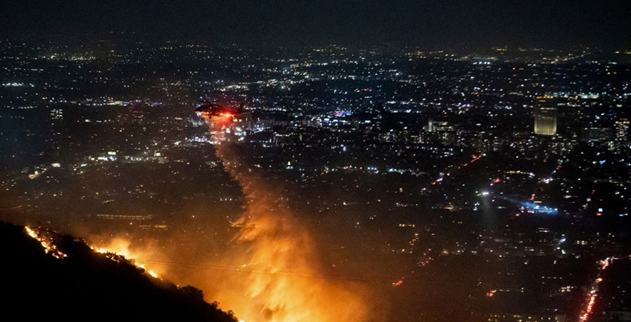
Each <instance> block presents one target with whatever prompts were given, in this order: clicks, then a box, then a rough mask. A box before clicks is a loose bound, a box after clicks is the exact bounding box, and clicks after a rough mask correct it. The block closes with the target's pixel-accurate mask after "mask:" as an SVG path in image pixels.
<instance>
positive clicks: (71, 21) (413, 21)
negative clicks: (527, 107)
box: [0, 0, 631, 49]
mask: <svg viewBox="0 0 631 322" xmlns="http://www.w3.org/2000/svg"><path fill="white" fill-rule="evenodd" d="M0 12H1V13H2V19H0V28H2V30H3V31H4V32H3V33H4V34H5V35H14V34H18V35H24V34H37V35H42V34H43V35H47V34H55V33H57V34H64V33H69V34H76V33H102V32H111V31H113V32H139V33H146V34H147V36H155V37H174V38H180V39H182V38H202V39H207V40H210V41H218V42H236V43H278V44H286V45H291V44H296V45H322V44H330V43H338V44H342V45H375V44H383V43H388V44H393V45H453V46H456V45H458V46H459V45H467V46H503V45H509V46H543V47H553V48H567V47H571V46H578V45H583V46H599V47H604V48H607V49H611V48H613V49H625V48H630V47H631V40H629V37H628V35H629V34H631V24H630V23H629V21H628V17H629V16H631V3H630V2H629V1H624V0H612V1H605V2H603V1H597V0H584V1H565V0H563V1H543V0H533V1H514V0H513V1H497V0H485V1H472V0H461V1H455V0H453V1H440V2H437V1H409V0H401V1H377V0H364V1H329V0H326V1H319V2H313V1H280V0H273V1H263V2H261V1H248V0H241V1H202V0H193V1H186V2H183V1H172V0H163V1H147V0H142V1H131V2H129V1H120V0H115V1H108V2H96V1H44V0H31V1H19V2H7V3H3V5H2V8H1V9H0Z"/></svg>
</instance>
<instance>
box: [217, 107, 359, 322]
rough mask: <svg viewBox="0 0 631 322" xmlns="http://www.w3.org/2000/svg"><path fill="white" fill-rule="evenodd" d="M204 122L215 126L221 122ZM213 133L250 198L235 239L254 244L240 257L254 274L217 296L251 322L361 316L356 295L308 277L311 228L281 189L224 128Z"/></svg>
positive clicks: (312, 267) (313, 263) (313, 267)
mask: <svg viewBox="0 0 631 322" xmlns="http://www.w3.org/2000/svg"><path fill="white" fill-rule="evenodd" d="M206 120H207V121H208V123H209V124H211V123H214V124H215V125H216V124H217V123H218V122H217V121H219V120H217V119H216V118H206ZM228 122H229V120H228ZM213 133H215V138H214V139H215V140H216V141H219V142H226V143H224V144H219V145H215V147H216V149H217V154H218V156H219V157H220V158H221V160H222V161H223V164H224V167H225V168H226V171H228V172H229V173H230V175H231V176H232V177H233V178H234V179H235V180H237V181H238V182H239V184H240V185H241V187H242V189H243V192H244V194H245V197H246V201H247V202H246V205H247V207H246V209H245V211H244V213H243V215H242V217H241V218H240V219H239V220H238V221H237V224H238V225H237V227H240V228H241V231H240V233H239V234H238V236H237V237H236V241H237V242H239V243H243V244H246V245H249V246H250V247H251V248H250V249H251V252H250V253H249V254H246V255H247V256H248V257H249V258H248V257H246V258H239V259H238V260H240V261H242V262H241V263H243V261H245V262H246V263H247V264H246V265H247V267H251V268H252V271H251V272H250V273H249V272H244V273H245V274H248V275H247V278H246V279H239V280H236V279H235V280H234V283H232V281H231V283H230V285H228V286H227V288H229V290H219V291H217V294H216V295H215V296H216V298H217V299H218V300H220V301H222V302H223V303H224V304H225V306H226V307H228V308H230V309H231V310H234V311H235V312H236V313H237V315H238V316H240V317H243V318H244V320H247V321H269V322H305V321H309V322H334V321H335V322H337V321H344V320H346V321H348V320H362V319H363V318H364V314H365V312H366V307H365V303H364V301H363V299H362V298H361V297H360V296H359V295H358V294H356V293H354V292H352V291H351V290H349V289H348V287H343V286H342V285H340V284H336V283H334V282H332V281H328V280H325V279H319V280H316V279H313V278H309V276H315V275H317V274H318V272H319V269H320V267H321V265H320V263H319V260H318V257H317V255H316V251H315V247H314V245H313V241H312V239H311V237H310V235H309V232H308V230H307V229H305V227H303V226H302V225H301V224H300V223H299V222H298V220H296V218H295V217H294V215H293V213H291V211H290V210H289V206H288V205H287V204H286V200H287V198H285V197H284V193H283V192H282V189H281V188H280V187H278V186H274V185H270V183H269V182H268V181H265V180H264V179H262V178H261V177H259V176H257V172H256V171H253V170H252V169H250V168H249V167H248V166H247V165H244V164H242V163H241V162H240V158H239V156H238V154H237V152H236V151H235V149H234V145H232V144H230V143H229V142H227V140H226V133H225V131H221V130H220V131H214V132H213ZM235 261H236V260H235ZM241 265H242V264H239V265H238V266H241ZM257 272H266V273H265V274H261V273H257ZM287 272H292V274H288V273H287ZM234 289H236V291H235V290H234ZM244 296H247V298H249V299H248V300H246V299H244V298H243V297H244Z"/></svg>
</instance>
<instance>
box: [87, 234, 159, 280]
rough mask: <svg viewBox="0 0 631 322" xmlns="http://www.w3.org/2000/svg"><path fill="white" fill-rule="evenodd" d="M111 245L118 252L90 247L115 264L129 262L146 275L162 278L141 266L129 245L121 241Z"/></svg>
mask: <svg viewBox="0 0 631 322" xmlns="http://www.w3.org/2000/svg"><path fill="white" fill-rule="evenodd" d="M111 245H112V246H114V247H115V248H117V251H110V250H108V249H105V248H103V247H101V248H95V247H93V246H90V249H92V250H93V251H95V252H96V253H99V254H103V255H105V257H106V258H108V259H110V260H112V261H114V262H117V263H118V262H121V261H125V260H127V261H129V262H130V263H131V264H132V265H134V266H136V267H137V268H138V269H140V270H142V271H144V272H145V273H147V274H149V276H151V277H153V278H158V279H160V278H161V277H160V275H158V274H157V273H156V272H154V271H152V270H149V269H147V268H146V267H145V265H144V264H141V263H139V262H138V261H136V259H135V256H133V255H132V253H131V252H130V251H129V249H128V245H129V244H128V243H125V242H122V241H120V240H115V241H114V242H113V243H112V244H111ZM119 247H120V248H119Z"/></svg>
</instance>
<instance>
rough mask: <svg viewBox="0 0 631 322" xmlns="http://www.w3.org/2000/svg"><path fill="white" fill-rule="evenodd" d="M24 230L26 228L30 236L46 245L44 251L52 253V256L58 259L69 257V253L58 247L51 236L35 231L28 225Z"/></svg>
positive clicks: (43, 245)
mask: <svg viewBox="0 0 631 322" xmlns="http://www.w3.org/2000/svg"><path fill="white" fill-rule="evenodd" d="M24 230H26V233H27V234H28V235H29V236H31V237H32V238H33V239H35V240H37V241H38V242H39V243H40V244H41V245H42V247H44V252H45V253H46V254H48V253H50V255H51V256H53V257H55V258H57V259H64V258H66V257H68V255H66V254H64V253H63V252H62V251H61V250H59V249H58V248H57V245H55V244H54V243H53V239H52V238H51V237H50V236H45V235H43V234H40V233H39V231H35V230H33V229H32V228H30V227H28V226H25V227H24Z"/></svg>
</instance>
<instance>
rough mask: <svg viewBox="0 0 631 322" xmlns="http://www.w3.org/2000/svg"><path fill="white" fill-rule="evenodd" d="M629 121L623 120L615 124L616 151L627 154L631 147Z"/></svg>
mask: <svg viewBox="0 0 631 322" xmlns="http://www.w3.org/2000/svg"><path fill="white" fill-rule="evenodd" d="M630 123H631V122H629V120H627V119H621V120H618V121H616V123H615V124H614V132H615V140H616V151H617V152H619V153H622V152H627V151H628V150H629V147H630V146H631V140H629V124H630Z"/></svg>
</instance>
